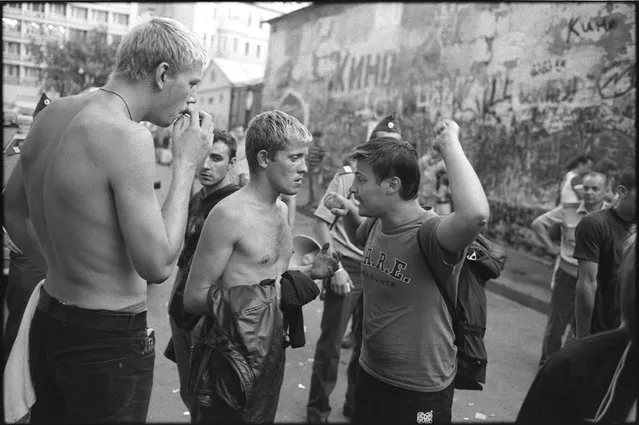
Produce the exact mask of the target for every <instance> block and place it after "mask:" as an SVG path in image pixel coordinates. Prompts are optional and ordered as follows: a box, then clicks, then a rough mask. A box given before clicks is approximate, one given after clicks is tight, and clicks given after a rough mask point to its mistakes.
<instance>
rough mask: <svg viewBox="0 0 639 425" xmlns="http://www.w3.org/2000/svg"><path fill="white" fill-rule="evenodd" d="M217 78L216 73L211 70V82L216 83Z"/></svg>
mask: <svg viewBox="0 0 639 425" xmlns="http://www.w3.org/2000/svg"><path fill="white" fill-rule="evenodd" d="M215 77H216V75H215V71H213V70H211V76H210V77H209V78H210V80H211V82H213V81H215Z"/></svg>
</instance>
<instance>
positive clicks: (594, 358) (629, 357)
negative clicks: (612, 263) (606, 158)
mask: <svg viewBox="0 0 639 425" xmlns="http://www.w3.org/2000/svg"><path fill="white" fill-rule="evenodd" d="M635 251H636V230H635V231H634V232H633V233H631V235H630V237H629V238H628V240H627V241H626V246H625V247H624V248H623V254H622V255H623V261H622V263H621V266H620V268H619V269H618V276H619V278H620V279H619V286H620V295H621V297H620V300H621V318H622V320H621V326H620V327H618V328H616V329H614V330H606V331H602V332H599V333H596V334H594V335H590V336H587V337H585V338H583V339H580V340H578V341H576V342H574V343H572V344H570V345H567V346H566V347H564V348H563V349H562V350H560V351H558V352H557V353H555V355H554V356H552V357H551V358H550V359H549V361H548V362H547V363H546V364H545V365H544V366H543V367H542V368H541V369H540V370H539V372H538V373H537V376H536V377H535V380H534V381H533V383H532V385H531V387H530V389H529V390H528V394H527V395H526V398H525V399H524V403H523V405H522V406H521V409H520V410H519V415H518V416H517V422H518V423H520V424H546V423H559V424H572V423H596V422H600V423H636V420H637V381H636V379H637V378H636V376H637V310H636V305H637V304H636V299H637V298H636V296H637V293H636V291H637V280H636V266H635V261H636V256H635V255H636V254H635Z"/></svg>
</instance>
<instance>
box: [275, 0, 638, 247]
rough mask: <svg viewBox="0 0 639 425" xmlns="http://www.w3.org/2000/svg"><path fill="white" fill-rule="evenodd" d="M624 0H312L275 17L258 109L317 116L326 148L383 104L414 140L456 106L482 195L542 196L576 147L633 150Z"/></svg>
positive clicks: (308, 119)
mask: <svg viewBox="0 0 639 425" xmlns="http://www.w3.org/2000/svg"><path fill="white" fill-rule="evenodd" d="M634 7H635V6H634V5H633V4H630V3H627V4H624V3H581V4H577V3H542V4H535V3H520V4H503V3H500V4H488V3H481V4H479V3H461V4H453V3H447V4H435V3H432V4H427V3H424V4H420V3H414V4H409V3H406V4H401V3H378V4H373V3H369V4H346V5H341V4H326V5H317V6H315V7H311V8H308V9H305V10H302V11H299V12H297V13H293V14H291V15H289V16H287V17H284V18H282V19H281V20H279V21H276V22H275V23H274V24H273V25H272V33H271V39H270V45H269V59H268V63H267V70H266V77H265V86H264V99H263V110H266V109H272V108H281V109H285V110H288V111H290V112H291V113H294V114H295V115H296V116H297V117H298V118H299V119H300V120H302V121H305V123H306V124H307V125H308V126H309V127H310V128H311V129H314V128H320V129H321V130H322V131H323V133H324V136H325V137H324V138H325V139H326V140H327V143H328V145H329V146H328V147H329V149H330V151H331V153H332V154H333V156H334V157H335V158H336V160H337V159H338V158H339V156H340V155H341V154H342V153H344V152H346V151H348V150H350V148H352V147H353V146H354V145H356V144H358V143H361V142H363V141H364V140H365V139H366V137H367V135H368V130H369V128H370V125H371V123H372V122H375V121H377V120H378V119H380V118H381V117H383V116H385V115H386V114H388V113H397V114H399V116H400V118H401V124H402V128H403V134H404V136H405V138H406V139H408V140H409V141H413V142H416V143H418V144H419V151H420V152H423V151H424V149H425V148H426V147H427V145H428V144H429V143H430V140H429V137H428V134H429V132H430V130H431V129H432V126H433V123H434V121H435V120H436V119H437V118H438V117H440V116H444V117H453V118H454V119H455V120H457V121H458V123H459V124H460V126H461V128H462V132H461V135H462V143H463V145H464V149H465V150H466V152H467V154H468V156H469V157H470V159H471V162H472V164H473V166H474V167H475V169H476V171H477V173H478V174H479V176H480V178H481V180H482V182H483V184H484V186H485V189H486V192H487V194H488V195H489V197H490V198H491V199H494V200H496V201H499V203H500V204H504V203H505V204H509V205H516V206H523V207H545V208H549V207H551V206H554V201H555V199H556V195H557V190H558V183H559V181H560V179H561V177H562V175H563V170H562V166H563V164H565V163H566V162H567V161H568V160H569V159H571V158H572V157H574V156H575V155H578V154H581V153H590V154H591V155H593V156H594V157H595V158H596V159H597V161H598V163H599V165H600V166H602V167H603V168H614V167H620V166H623V165H624V164H623V163H624V161H625V160H626V159H627V158H629V157H632V158H634V147H635V144H636V142H635V140H636V130H635V120H636V116H635V113H636V112H635V96H636V89H635V83H636V70H635V65H636V57H635V42H636V40H635V11H634ZM507 227H508V226H507ZM510 230H512V229H510ZM522 237H523V238H524V239H528V238H529V235H522Z"/></svg>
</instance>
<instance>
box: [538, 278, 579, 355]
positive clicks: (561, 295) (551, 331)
mask: <svg viewBox="0 0 639 425" xmlns="http://www.w3.org/2000/svg"><path fill="white" fill-rule="evenodd" d="M576 287H577V278H576V277H573V276H571V275H570V274H568V273H566V272H565V271H564V270H563V269H562V268H561V267H559V268H557V271H556V272H555V286H554V287H553V290H552V295H551V298H550V313H549V314H548V322H547V323H546V330H545V332H544V341H543V345H542V348H541V359H540V360H539V365H540V366H543V365H544V364H545V363H546V362H547V361H548V359H549V358H550V356H552V355H553V354H555V353H556V352H557V351H559V350H560V349H561V345H562V342H561V339H562V337H563V335H564V332H565V331H566V327H567V326H568V324H570V325H571V327H572V329H571V332H574V329H575V289H576ZM568 340H570V336H568Z"/></svg>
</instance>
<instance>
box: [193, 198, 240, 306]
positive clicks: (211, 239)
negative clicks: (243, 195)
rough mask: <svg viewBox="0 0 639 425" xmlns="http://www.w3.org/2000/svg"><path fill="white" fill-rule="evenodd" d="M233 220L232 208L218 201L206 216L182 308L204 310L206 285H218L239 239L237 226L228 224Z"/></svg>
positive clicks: (207, 288)
mask: <svg viewBox="0 0 639 425" xmlns="http://www.w3.org/2000/svg"><path fill="white" fill-rule="evenodd" d="M236 221H237V217H235V216H234V214H233V212H232V211H229V209H228V208H225V206H224V205H220V204H218V205H217V206H216V207H215V208H213V209H212V210H211V212H210V213H209V216H208V217H207V218H206V221H205V222H204V227H203V228H202V233H201V234H200V240H199V241H198V244H197V248H195V254H194V255H193V261H192V263H191V269H190V271H189V275H188V277H187V279H186V289H185V290H184V308H185V309H186V311H188V312H189V313H192V314H202V315H204V314H208V310H209V308H208V301H207V297H208V293H209V289H210V288H211V287H212V286H216V285H218V281H219V280H220V278H221V277H222V275H223V274H224V271H225V270H226V267H227V266H228V263H229V260H230V258H231V254H233V247H234V245H235V243H236V242H237V240H238V239H239V235H238V234H237V233H236V232H237V231H238V229H237V228H236V227H235V226H228V223H233V222H236Z"/></svg>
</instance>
